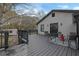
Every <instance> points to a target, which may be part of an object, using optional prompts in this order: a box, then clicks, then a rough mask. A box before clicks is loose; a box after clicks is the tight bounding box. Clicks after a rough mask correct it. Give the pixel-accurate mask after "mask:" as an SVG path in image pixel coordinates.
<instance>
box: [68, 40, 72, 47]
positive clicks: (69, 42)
mask: <svg viewBox="0 0 79 59" xmlns="http://www.w3.org/2000/svg"><path fill="white" fill-rule="evenodd" d="M70 44H71V40H68V47H69V48H70Z"/></svg>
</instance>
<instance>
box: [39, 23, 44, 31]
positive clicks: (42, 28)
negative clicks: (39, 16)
mask: <svg viewBox="0 0 79 59" xmlns="http://www.w3.org/2000/svg"><path fill="white" fill-rule="evenodd" d="M40 30H41V32H44V24H41V28H40Z"/></svg>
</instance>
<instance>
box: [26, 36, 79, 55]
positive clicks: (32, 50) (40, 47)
mask: <svg viewBox="0 0 79 59" xmlns="http://www.w3.org/2000/svg"><path fill="white" fill-rule="evenodd" d="M29 41H30V43H29V46H28V52H27V55H28V56H79V50H75V49H71V48H68V47H64V46H60V45H56V44H53V43H49V42H48V38H47V37H45V36H40V35H31V36H30V37H29Z"/></svg>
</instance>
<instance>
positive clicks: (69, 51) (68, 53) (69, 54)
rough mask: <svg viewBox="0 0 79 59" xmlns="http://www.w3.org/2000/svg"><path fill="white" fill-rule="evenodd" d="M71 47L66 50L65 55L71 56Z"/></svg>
mask: <svg viewBox="0 0 79 59" xmlns="http://www.w3.org/2000/svg"><path fill="white" fill-rule="evenodd" d="M71 55H72V54H71V48H68V51H67V56H71Z"/></svg>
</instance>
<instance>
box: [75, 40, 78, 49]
mask: <svg viewBox="0 0 79 59" xmlns="http://www.w3.org/2000/svg"><path fill="white" fill-rule="evenodd" d="M75 45H76V48H78V46H77V41H76V40H75Z"/></svg>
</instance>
